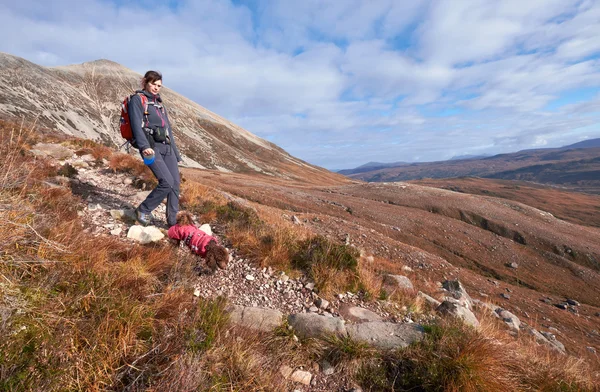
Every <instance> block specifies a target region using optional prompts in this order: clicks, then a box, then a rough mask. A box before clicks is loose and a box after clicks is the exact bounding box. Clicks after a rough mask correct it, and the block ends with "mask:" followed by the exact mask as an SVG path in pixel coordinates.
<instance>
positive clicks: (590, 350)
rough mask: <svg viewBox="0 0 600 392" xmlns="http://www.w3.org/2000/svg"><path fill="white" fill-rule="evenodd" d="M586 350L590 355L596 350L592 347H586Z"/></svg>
mask: <svg viewBox="0 0 600 392" xmlns="http://www.w3.org/2000/svg"><path fill="white" fill-rule="evenodd" d="M586 350H588V351H589V352H591V353H592V354H596V349H595V348H594V347H590V346H588V347H586Z"/></svg>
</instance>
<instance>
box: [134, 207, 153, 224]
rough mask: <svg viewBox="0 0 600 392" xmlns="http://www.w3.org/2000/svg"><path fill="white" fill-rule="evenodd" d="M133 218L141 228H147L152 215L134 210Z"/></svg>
mask: <svg viewBox="0 0 600 392" xmlns="http://www.w3.org/2000/svg"><path fill="white" fill-rule="evenodd" d="M135 217H136V219H137V221H138V222H139V223H140V224H141V225H142V226H148V225H149V224H150V220H151V219H152V214H150V213H145V212H141V211H140V210H138V209H137V208H136V210H135Z"/></svg>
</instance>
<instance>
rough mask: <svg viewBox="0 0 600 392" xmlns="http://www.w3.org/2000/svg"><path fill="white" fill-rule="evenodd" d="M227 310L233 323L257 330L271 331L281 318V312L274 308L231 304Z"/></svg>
mask: <svg viewBox="0 0 600 392" xmlns="http://www.w3.org/2000/svg"><path fill="white" fill-rule="evenodd" d="M227 310H228V311H229V321H230V322H232V323H233V324H235V325H240V326H242V327H246V328H250V329H255V330H259V331H271V330H273V329H274V328H276V327H278V326H280V325H281V321H282V320H283V313H281V312H280V311H279V310H275V309H267V308H258V307H245V306H239V305H232V306H231V307H229V308H228V309H227Z"/></svg>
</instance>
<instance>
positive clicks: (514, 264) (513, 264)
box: [508, 261, 519, 269]
mask: <svg viewBox="0 0 600 392" xmlns="http://www.w3.org/2000/svg"><path fill="white" fill-rule="evenodd" d="M508 266H509V267H510V268H513V269H517V268H519V264H517V263H515V262H514V261H513V262H512V263H510V264H509V265H508Z"/></svg>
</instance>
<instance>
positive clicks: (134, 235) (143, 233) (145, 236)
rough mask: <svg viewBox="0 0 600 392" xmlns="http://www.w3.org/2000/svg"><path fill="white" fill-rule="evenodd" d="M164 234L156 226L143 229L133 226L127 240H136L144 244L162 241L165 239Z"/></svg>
mask: <svg viewBox="0 0 600 392" xmlns="http://www.w3.org/2000/svg"><path fill="white" fill-rule="evenodd" d="M164 236H165V235H164V234H163V233H162V232H161V231H160V230H159V229H157V228H156V227H154V226H148V227H142V226H139V225H133V226H131V227H130V228H129V231H128V232H127V238H131V239H133V240H136V241H138V242H140V243H142V244H149V243H150V242H156V241H160V240H162V239H163V238H164Z"/></svg>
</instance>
